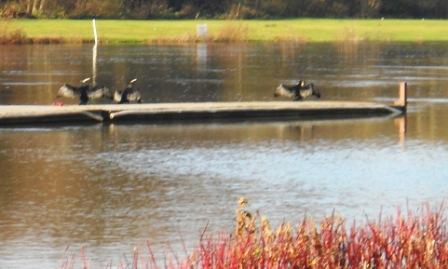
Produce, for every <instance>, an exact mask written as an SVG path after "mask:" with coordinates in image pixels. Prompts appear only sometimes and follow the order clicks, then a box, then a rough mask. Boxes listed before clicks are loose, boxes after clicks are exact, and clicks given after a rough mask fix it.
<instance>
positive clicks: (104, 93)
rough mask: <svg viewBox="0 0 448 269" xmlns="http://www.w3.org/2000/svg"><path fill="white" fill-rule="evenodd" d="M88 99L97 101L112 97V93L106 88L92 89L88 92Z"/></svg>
mask: <svg viewBox="0 0 448 269" xmlns="http://www.w3.org/2000/svg"><path fill="white" fill-rule="evenodd" d="M87 95H88V96H89V99H99V98H102V97H112V92H111V90H110V89H109V88H107V87H93V88H91V89H89V90H88V92H87Z"/></svg>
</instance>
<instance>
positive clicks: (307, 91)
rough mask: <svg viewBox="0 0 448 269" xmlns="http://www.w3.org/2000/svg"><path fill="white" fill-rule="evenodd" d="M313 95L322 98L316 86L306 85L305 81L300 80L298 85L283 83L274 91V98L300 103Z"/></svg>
mask: <svg viewBox="0 0 448 269" xmlns="http://www.w3.org/2000/svg"><path fill="white" fill-rule="evenodd" d="M312 95H314V96H316V97H317V98H320V92H319V91H318V90H317V89H315V88H314V84H313V83H309V84H306V83H305V81H304V80H299V82H298V83H297V84H292V85H288V84H283V83H281V84H280V85H279V86H278V87H277V88H276V89H275V91H274V97H279V96H282V97H289V98H292V99H293V100H294V101H300V100H303V99H304V98H307V97H309V96H312Z"/></svg>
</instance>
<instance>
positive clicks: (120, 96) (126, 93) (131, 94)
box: [114, 78, 142, 104]
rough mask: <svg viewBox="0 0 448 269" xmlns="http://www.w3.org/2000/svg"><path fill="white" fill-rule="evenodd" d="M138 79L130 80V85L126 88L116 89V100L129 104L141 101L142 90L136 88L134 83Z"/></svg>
mask: <svg viewBox="0 0 448 269" xmlns="http://www.w3.org/2000/svg"><path fill="white" fill-rule="evenodd" d="M136 81H137V79H136V78H134V79H133V80H131V81H129V83H128V85H127V86H126V88H125V89H124V90H115V92H114V101H115V102H116V103H118V104H127V103H131V102H135V103H141V102H142V97H141V94H140V91H139V90H137V89H134V83H135V82H136Z"/></svg>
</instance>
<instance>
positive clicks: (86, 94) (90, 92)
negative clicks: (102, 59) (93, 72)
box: [56, 78, 112, 105]
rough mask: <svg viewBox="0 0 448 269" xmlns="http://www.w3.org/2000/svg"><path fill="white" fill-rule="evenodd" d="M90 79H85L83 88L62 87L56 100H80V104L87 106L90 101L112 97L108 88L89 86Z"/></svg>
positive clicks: (82, 84) (68, 85)
mask: <svg viewBox="0 0 448 269" xmlns="http://www.w3.org/2000/svg"><path fill="white" fill-rule="evenodd" d="M89 81H90V78H85V79H83V80H81V86H73V85H70V84H64V85H62V86H61V87H60V88H59V90H58V93H57V95H56V98H58V97H67V98H79V104H80V105H85V104H87V103H88V102H89V101H90V100H93V99H99V98H102V97H109V98H111V97H112V94H111V91H110V89H109V88H107V87H102V86H97V85H95V86H92V85H90V84H88V82H89Z"/></svg>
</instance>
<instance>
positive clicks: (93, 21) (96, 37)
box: [92, 19, 98, 46]
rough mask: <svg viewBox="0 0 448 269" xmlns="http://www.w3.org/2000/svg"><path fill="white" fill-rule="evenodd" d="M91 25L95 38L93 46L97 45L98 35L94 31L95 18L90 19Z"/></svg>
mask: <svg viewBox="0 0 448 269" xmlns="http://www.w3.org/2000/svg"><path fill="white" fill-rule="evenodd" d="M92 27H93V37H94V38H95V46H96V45H98V35H97V33H96V22H95V19H93V20H92Z"/></svg>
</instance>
